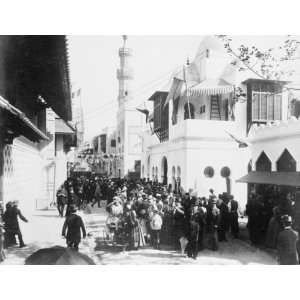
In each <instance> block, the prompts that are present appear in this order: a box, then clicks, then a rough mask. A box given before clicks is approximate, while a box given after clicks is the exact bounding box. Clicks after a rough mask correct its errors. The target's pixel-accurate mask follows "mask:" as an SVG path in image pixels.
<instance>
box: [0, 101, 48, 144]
mask: <svg viewBox="0 0 300 300" xmlns="http://www.w3.org/2000/svg"><path fill="white" fill-rule="evenodd" d="M0 108H2V109H4V110H5V111H6V112H7V113H8V116H7V127H8V128H10V129H12V130H13V131H14V133H16V136H18V135H23V136H25V137H26V138H28V139H29V140H31V141H33V142H37V141H40V140H49V138H48V136H47V135H46V134H44V133H43V132H42V131H41V130H39V129H38V128H37V127H36V126H35V125H34V124H33V123H32V122H31V121H30V120H29V119H28V118H27V117H26V115H25V114H24V113H23V112H21V111H20V110H19V109H17V108H16V107H14V106H13V105H11V104H10V103H9V102H8V101H7V100H5V99H4V98H2V97H1V96H0Z"/></svg>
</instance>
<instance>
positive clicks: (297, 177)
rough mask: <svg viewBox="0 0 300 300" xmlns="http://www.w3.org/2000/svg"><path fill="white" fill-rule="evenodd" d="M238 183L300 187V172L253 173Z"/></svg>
mask: <svg viewBox="0 0 300 300" xmlns="http://www.w3.org/2000/svg"><path fill="white" fill-rule="evenodd" d="M237 182H244V183H258V184H271V185H285V186H294V187H300V172H262V171H252V172H250V173H248V174H247V175H245V176H243V177H241V178H240V179H238V180H237Z"/></svg>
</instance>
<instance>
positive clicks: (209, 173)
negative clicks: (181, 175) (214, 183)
mask: <svg viewBox="0 0 300 300" xmlns="http://www.w3.org/2000/svg"><path fill="white" fill-rule="evenodd" d="M214 174H215V171H214V169H213V167H206V168H205V169H204V176H205V177H208V178H212V177H213V176H214Z"/></svg>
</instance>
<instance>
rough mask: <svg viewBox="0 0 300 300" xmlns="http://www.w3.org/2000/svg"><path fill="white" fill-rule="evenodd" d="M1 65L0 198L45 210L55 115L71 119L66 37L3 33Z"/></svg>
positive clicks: (49, 194)
mask: <svg viewBox="0 0 300 300" xmlns="http://www.w3.org/2000/svg"><path fill="white" fill-rule="evenodd" d="M12 49H14V51H12ZM0 65H1V68H0V70H1V71H0V95H1V97H0V115H1V118H0V119H1V124H0V154H1V155H0V157H1V159H0V171H1V172H0V191H1V192H0V194H1V195H0V201H1V202H2V203H4V204H5V203H6V202H8V201H11V200H16V199H17V200H19V201H20V206H21V208H22V209H23V210H25V211H31V210H34V209H36V208H44V207H45V206H47V205H48V204H49V203H50V202H51V201H52V199H53V193H54V192H53V191H54V181H53V180H52V179H53V178H54V169H53V166H54V165H55V162H54V159H53V157H54V153H55V142H54V140H55V114H56V115H58V116H59V117H60V118H61V119H62V120H64V121H66V122H67V121H69V120H71V117H72V115H71V97H70V83H69V72H68V58H67V46H66V39H65V37H64V36H3V37H1V38H0ZM54 112H55V114H54Z"/></svg>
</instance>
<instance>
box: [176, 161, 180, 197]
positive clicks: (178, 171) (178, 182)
mask: <svg viewBox="0 0 300 300" xmlns="http://www.w3.org/2000/svg"><path fill="white" fill-rule="evenodd" d="M180 187H181V168H180V167H179V166H177V178H176V193H179V192H180Z"/></svg>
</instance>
